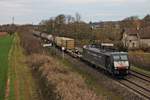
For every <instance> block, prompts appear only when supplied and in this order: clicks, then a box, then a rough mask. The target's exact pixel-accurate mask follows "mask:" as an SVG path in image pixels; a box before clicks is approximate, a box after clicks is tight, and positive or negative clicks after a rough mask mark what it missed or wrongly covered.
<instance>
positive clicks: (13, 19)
mask: <svg viewBox="0 0 150 100" xmlns="http://www.w3.org/2000/svg"><path fill="white" fill-rule="evenodd" d="M14 22H15V17H14V16H13V17H12V25H14Z"/></svg>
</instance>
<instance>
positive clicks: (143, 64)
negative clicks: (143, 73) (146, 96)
mask: <svg viewBox="0 0 150 100" xmlns="http://www.w3.org/2000/svg"><path fill="white" fill-rule="evenodd" d="M129 58H130V61H131V63H132V64H133V65H135V66H137V67H140V68H142V69H145V70H148V71H150V53H144V52H142V51H135V52H129Z"/></svg>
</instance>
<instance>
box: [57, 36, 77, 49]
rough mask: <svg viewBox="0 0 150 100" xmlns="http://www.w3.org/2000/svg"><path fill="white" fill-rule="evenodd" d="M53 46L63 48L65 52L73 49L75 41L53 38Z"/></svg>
mask: <svg viewBox="0 0 150 100" xmlns="http://www.w3.org/2000/svg"><path fill="white" fill-rule="evenodd" d="M55 44H56V45H57V46H58V47H60V48H62V47H63V48H64V49H65V50H66V51H67V50H74V49H75V40H74V39H72V38H66V37H55Z"/></svg>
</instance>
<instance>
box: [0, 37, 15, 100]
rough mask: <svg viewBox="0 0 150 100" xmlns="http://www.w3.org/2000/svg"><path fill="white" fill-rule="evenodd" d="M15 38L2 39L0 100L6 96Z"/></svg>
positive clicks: (0, 49)
mask: <svg viewBox="0 0 150 100" xmlns="http://www.w3.org/2000/svg"><path fill="white" fill-rule="evenodd" d="M12 40H13V36H4V37H0V100H3V98H4V94H5V87H6V86H5V85H6V80H7V71H8V67H9V64H8V55H9V50H10V48H11V44H12Z"/></svg>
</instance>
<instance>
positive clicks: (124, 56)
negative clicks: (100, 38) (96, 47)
mask: <svg viewBox="0 0 150 100" xmlns="http://www.w3.org/2000/svg"><path fill="white" fill-rule="evenodd" d="M113 59H114V60H128V57H127V55H114V56H113Z"/></svg>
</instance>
